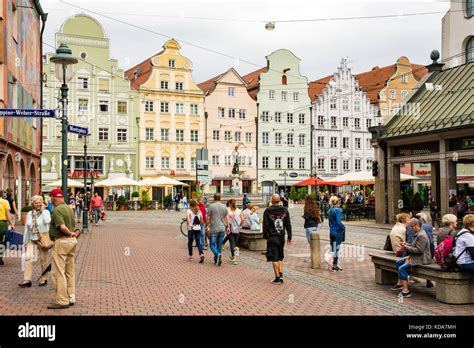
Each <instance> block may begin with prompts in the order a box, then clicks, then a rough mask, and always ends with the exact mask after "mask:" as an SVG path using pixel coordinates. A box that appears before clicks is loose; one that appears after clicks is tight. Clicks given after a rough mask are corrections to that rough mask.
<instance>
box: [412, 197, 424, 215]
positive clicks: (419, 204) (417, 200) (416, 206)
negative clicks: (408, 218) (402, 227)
mask: <svg viewBox="0 0 474 348" xmlns="http://www.w3.org/2000/svg"><path fill="white" fill-rule="evenodd" d="M413 210H414V211H416V212H418V211H421V210H423V201H422V200H421V197H420V194H419V193H416V194H415V195H414V197H413Z"/></svg>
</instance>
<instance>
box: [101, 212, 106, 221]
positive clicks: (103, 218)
mask: <svg viewBox="0 0 474 348" xmlns="http://www.w3.org/2000/svg"><path fill="white" fill-rule="evenodd" d="M100 219H101V220H102V221H105V220H107V215H106V214H105V211H103V210H102V212H101V213H100Z"/></svg>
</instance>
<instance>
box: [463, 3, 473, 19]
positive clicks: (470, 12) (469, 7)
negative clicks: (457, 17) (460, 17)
mask: <svg viewBox="0 0 474 348" xmlns="http://www.w3.org/2000/svg"><path fill="white" fill-rule="evenodd" d="M465 3H466V15H467V17H468V18H471V17H472V16H474V0H465Z"/></svg>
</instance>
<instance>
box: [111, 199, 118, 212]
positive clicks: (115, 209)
mask: <svg viewBox="0 0 474 348" xmlns="http://www.w3.org/2000/svg"><path fill="white" fill-rule="evenodd" d="M112 210H113V211H117V202H115V201H114V203H113V204H112Z"/></svg>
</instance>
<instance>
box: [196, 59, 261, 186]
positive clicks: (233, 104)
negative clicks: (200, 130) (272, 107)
mask: <svg viewBox="0 0 474 348" xmlns="http://www.w3.org/2000/svg"><path fill="white" fill-rule="evenodd" d="M198 86H199V87H200V88H201V89H202V90H203V91H204V94H205V96H206V97H205V103H204V110H205V115H206V134H207V137H206V147H207V148H208V150H209V168H210V171H211V180H210V182H209V184H210V187H209V190H210V193H213V192H219V193H223V194H229V193H239V194H242V193H255V192H257V169H256V160H257V150H256V136H257V124H256V117H257V104H256V102H255V100H253V99H252V98H251V97H250V96H249V94H248V92H247V84H246V83H245V81H244V80H243V79H242V77H241V76H240V75H239V74H238V73H237V71H235V69H233V68H231V69H229V70H227V71H226V72H224V73H223V74H220V75H218V76H216V77H214V78H212V79H210V80H208V81H205V82H202V83H201V84H199V85H198ZM237 152H238V154H237ZM237 156H238V162H239V172H238V175H237V174H235V175H233V174H232V169H233V167H234V163H235V158H236V157H237Z"/></svg>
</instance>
